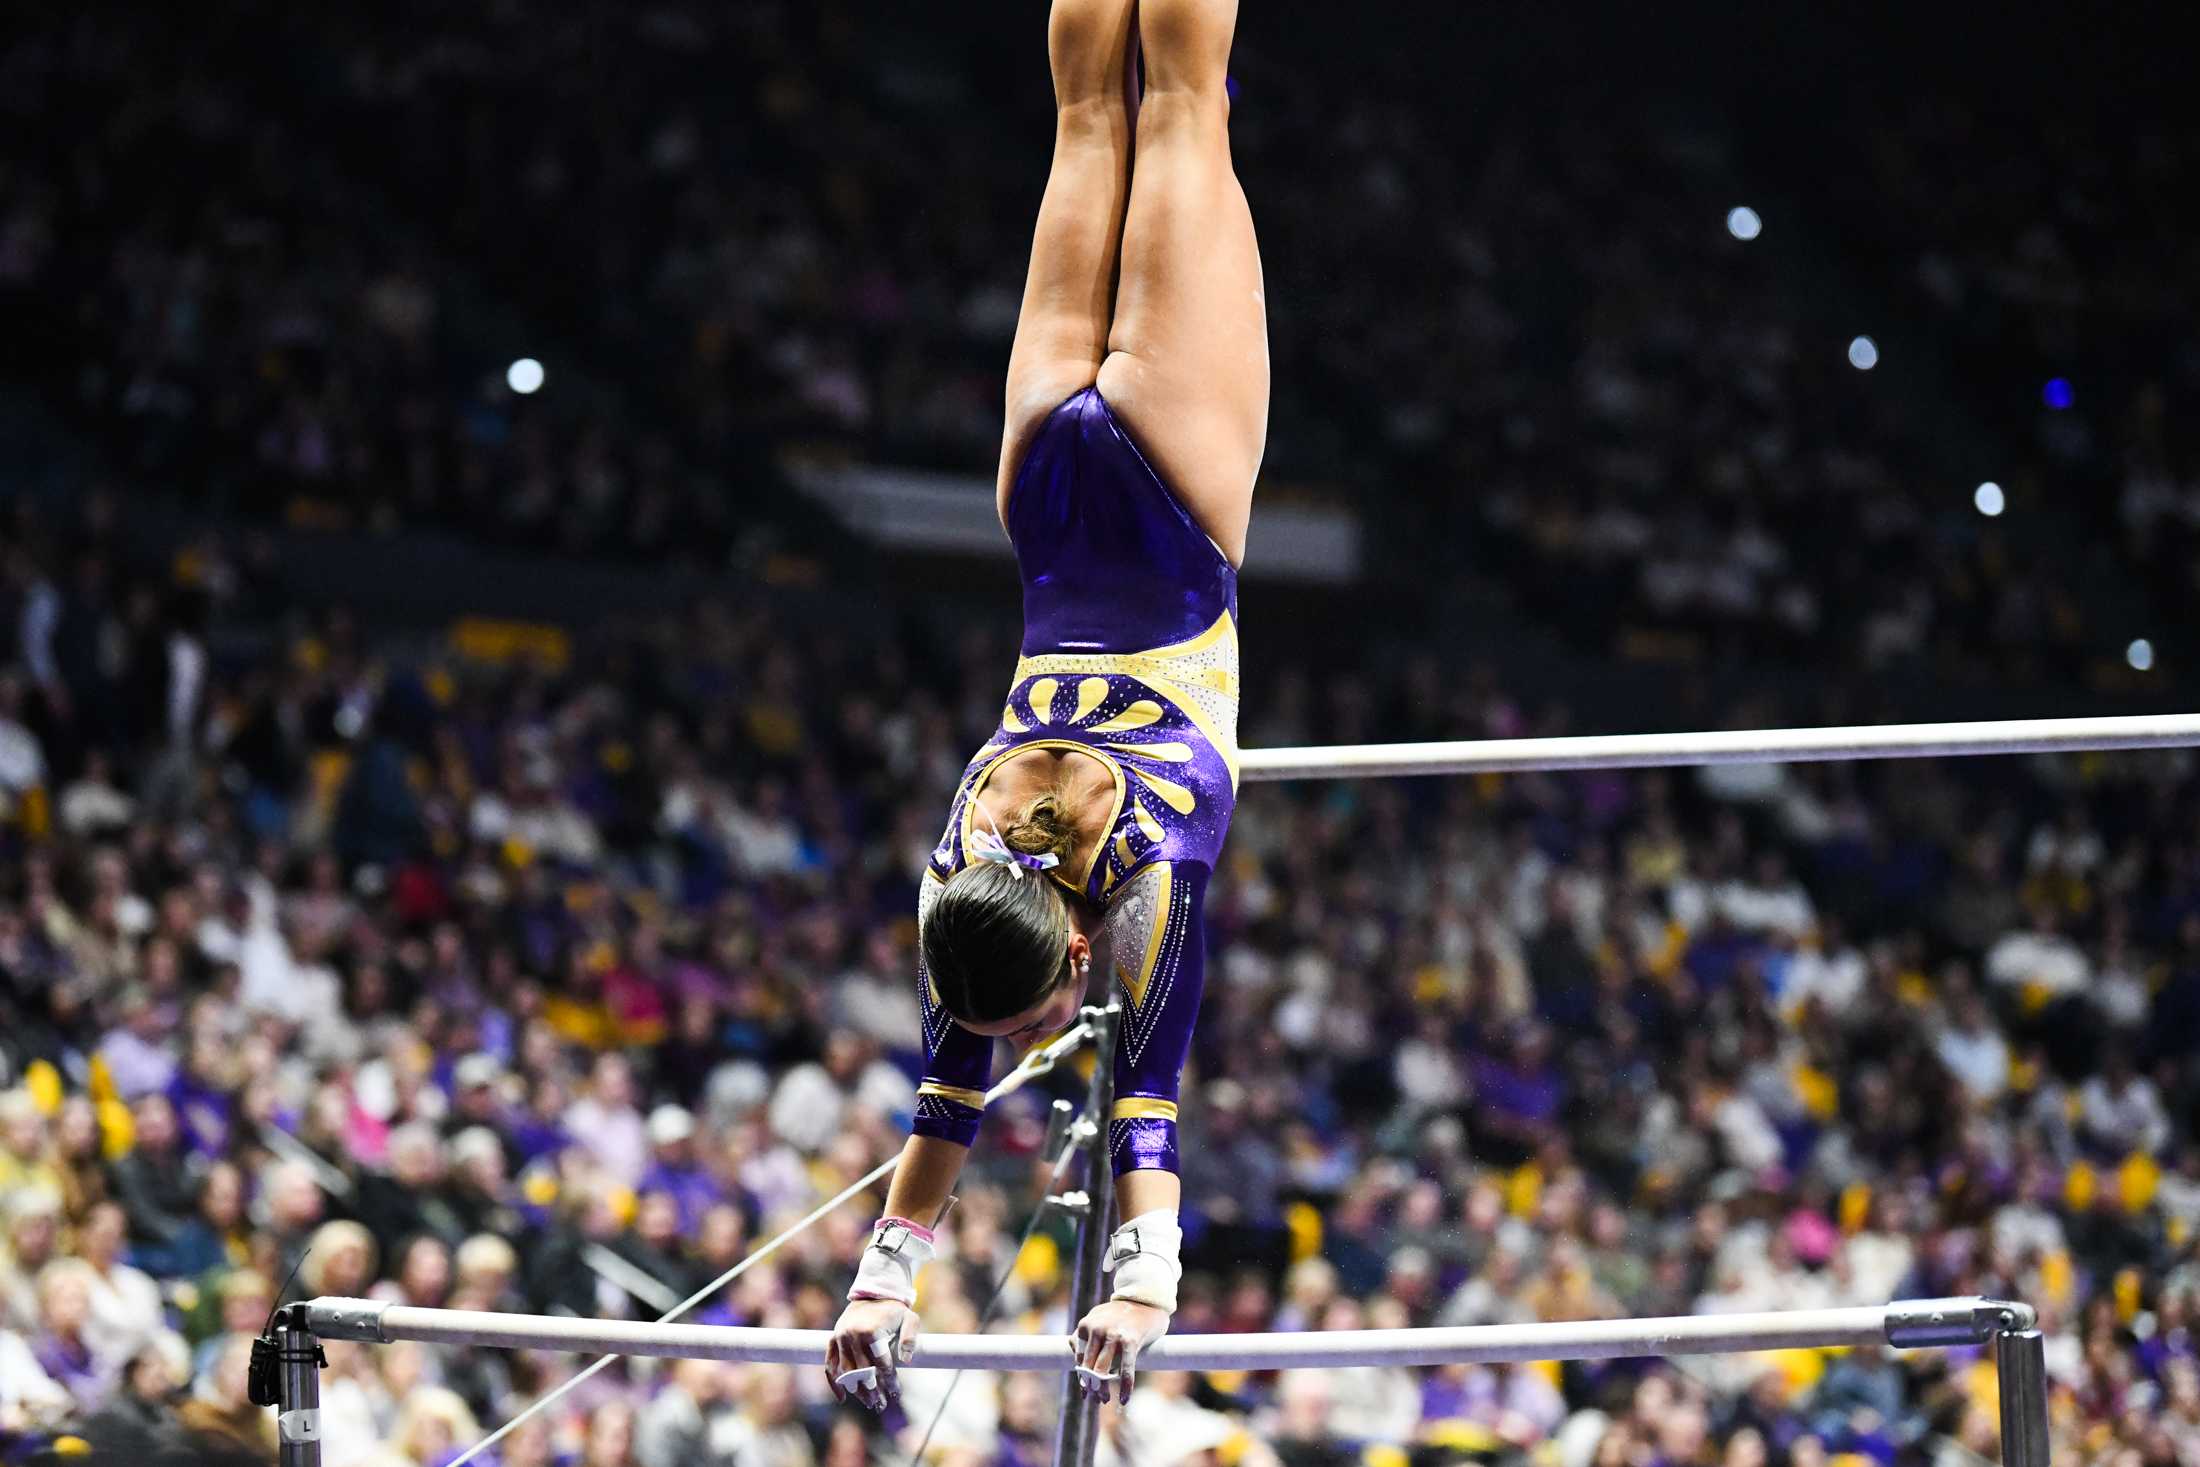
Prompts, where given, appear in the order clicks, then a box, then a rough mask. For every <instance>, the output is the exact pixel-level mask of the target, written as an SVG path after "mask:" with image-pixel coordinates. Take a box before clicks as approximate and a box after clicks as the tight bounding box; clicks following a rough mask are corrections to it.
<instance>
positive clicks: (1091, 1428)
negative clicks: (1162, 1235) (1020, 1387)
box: [1054, 1002, 1123, 1467]
mask: <svg viewBox="0 0 2200 1467" xmlns="http://www.w3.org/2000/svg"><path fill="white" fill-rule="evenodd" d="M1122 1017H1123V1010H1122V1007H1121V1006H1120V1005H1118V1004H1115V1003H1112V1002H1111V1003H1109V1004H1108V1005H1107V1007H1105V1008H1099V1009H1093V1008H1088V1009H1086V1010H1085V1018H1086V1020H1087V1021H1088V1022H1089V1023H1091V1025H1092V1083H1091V1084H1090V1085H1089V1086H1088V1087H1087V1088H1086V1090H1085V1113H1084V1117H1083V1119H1084V1120H1085V1121H1086V1122H1088V1123H1089V1124H1090V1126H1091V1130H1090V1131H1089V1133H1088V1134H1087V1135H1086V1137H1085V1139H1084V1142H1083V1146H1084V1150H1085V1167H1084V1172H1085V1175H1084V1193H1085V1206H1084V1209H1083V1210H1082V1211H1078V1212H1073V1213H1072V1216H1074V1217H1075V1218H1076V1219H1077V1264H1076V1271H1075V1273H1073V1274H1072V1275H1071V1277H1070V1295H1069V1318H1070V1327H1071V1328H1072V1329H1074V1328H1076V1325H1077V1321H1078V1320H1080V1319H1083V1318H1084V1317H1085V1313H1086V1311H1087V1310H1089V1309H1091V1308H1092V1307H1093V1306H1094V1305H1095V1304H1098V1303H1099V1302H1100V1288H1101V1282H1102V1280H1101V1268H1100V1265H1101V1263H1102V1262H1103V1261H1104V1260H1105V1259H1106V1257H1107V1252H1108V1236H1109V1233H1110V1229H1109V1227H1108V1211H1109V1209H1110V1208H1111V1207H1113V1206H1114V1204H1115V1182H1114V1178H1113V1177H1112V1176H1110V1175H1109V1169H1108V1125H1109V1118H1110V1113H1111V1112H1113V1111H1114V1109H1115V1044H1116V1030H1117V1028H1118V1026H1119V1025H1120V1024H1121V1022H1122ZM1099 1425H1100V1407H1099V1403H1097V1402H1095V1401H1093V1400H1092V1399H1091V1398H1089V1397H1088V1396H1086V1395H1085V1393H1084V1392H1083V1391H1081V1390H1079V1389H1078V1388H1077V1375H1076V1373H1075V1372H1074V1371H1072V1372H1070V1373H1069V1374H1066V1375H1064V1376H1063V1377H1062V1429H1061V1432H1060V1434H1059V1435H1057V1436H1056V1437H1055V1439H1054V1467H1092V1454H1093V1449H1094V1448H1095V1447H1096V1446H1098V1445H1099Z"/></svg>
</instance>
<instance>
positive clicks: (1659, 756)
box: [1238, 713, 2200, 780]
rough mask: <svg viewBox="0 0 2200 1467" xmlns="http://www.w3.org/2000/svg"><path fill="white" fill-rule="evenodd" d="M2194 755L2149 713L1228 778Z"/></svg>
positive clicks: (1432, 758) (1664, 742) (1495, 751)
mask: <svg viewBox="0 0 2200 1467" xmlns="http://www.w3.org/2000/svg"><path fill="white" fill-rule="evenodd" d="M2195 746H2200V713H2150V714H2140V715H2137V716H2133V717H2123V718H2018V719H2008V720H2002V721H1996V722H1985V723H1889V724H1864V725H1853V726H1850V727H1846V728H1752V729H1726V730H1717V731H1712V732H1706V733H1666V734H1589V735H1580V736H1574V737H1568V738H1556V739H1461V740H1456V741H1452V742H1446V743H1426V744H1336V745H1329V746H1322V745H1310V746H1308V747H1304V748H1288V749H1246V750H1244V751H1243V752H1242V753H1240V754H1239V755H1238V774H1239V777H1240V778H1241V779H1245V780H1276V779H1381V778H1396V777H1403V776H1409V775H1435V774H1506V773H1525V772H1527V771H1529V770H1538V769H1652V768H1666V767H1671V766H1676V765H1692V764H1801V763H1810V762H1813V761H1819V760H1828V759H1928V758H1936V757H1941V756H1947V755H1958V754H2068V753H2081V752H2089V751H2096V750H2110V749H2183V748H2192V747H2195Z"/></svg>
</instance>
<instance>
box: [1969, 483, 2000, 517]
mask: <svg viewBox="0 0 2200 1467" xmlns="http://www.w3.org/2000/svg"><path fill="white" fill-rule="evenodd" d="M1971 503H1972V504H1974V505H1976V506H1977V507H1978V512H1979V513H1980V514H1982V515H1984V516H1986V517H1987V518H1988V519H1992V518H1994V517H1995V516H1996V515H1998V514H2000V513H2001V512H2002V511H2003V510H2005V509H2007V508H2008V507H2009V498H2008V496H2007V495H2005V494H2003V493H2002V492H2001V485H1999V484H1997V483H1995V482H1994V481H1993V480H1992V479H1988V480H1987V481H1986V482H1985V483H1983V484H1981V485H1979V486H1978V488H1977V489H1975V490H1973V491H1972V493H1971Z"/></svg>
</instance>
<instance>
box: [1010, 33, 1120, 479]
mask: <svg viewBox="0 0 2200 1467" xmlns="http://www.w3.org/2000/svg"><path fill="white" fill-rule="evenodd" d="M1137 13H1138V6H1137V0H1055V3H1054V8H1053V10H1052V12H1051V13H1050V14H1049V16H1048V18H1047V60H1048V63H1049V65H1050V67H1051V69H1052V71H1053V73H1054V162H1053V165H1052V167H1051V168H1050V169H1049V171H1048V173H1047V186H1046V193H1045V194H1044V195H1043V196H1042V197H1041V198H1040V201H1039V222H1038V224H1037V226H1036V227H1035V228H1034V229H1033V231H1032V238H1031V265H1030V268H1029V270H1028V271H1027V272H1026V275H1025V278H1024V303H1023V309H1022V311H1021V313H1020V314H1019V315H1018V317H1017V319H1016V342H1015V345H1014V346H1013V347H1011V348H1010V350H1009V354H1008V396H1007V409H1008V413H1007V424H1006V429H1005V431H1004V433H1003V435H1002V442H1001V464H1000V474H999V479H998V483H997V486H996V488H997V492H998V495H999V502H1000V504H1001V507H1002V510H1003V513H1004V518H1005V512H1006V507H1007V503H1008V492H1009V487H1010V485H1011V484H1012V483H1013V482H1014V480H1015V475H1016V469H1017V466H1018V465H1019V464H1020V463H1021V462H1022V461H1023V454H1024V449H1025V448H1026V447H1027V446H1028V445H1029V443H1030V441H1031V437H1032V435H1033V434H1034V433H1035V432H1037V431H1038V428H1039V425H1040V424H1041V423H1043V422H1045V421H1046V417H1047V414H1049V413H1051V412H1052V411H1054V409H1055V408H1056V407H1058V406H1060V405H1061V403H1062V401H1063V400H1064V399H1065V398H1067V397H1069V396H1070V394H1072V393H1074V392H1077V391H1079V390H1080V389H1082V388H1086V387H1090V386H1092V385H1093V383H1094V382H1095V381H1097V380H1098V378H1099V375H1100V364H1101V361H1102V360H1103V359H1104V358H1105V357H1106V356H1107V353H1108V329H1109V325H1110V323H1111V322H1113V320H1114V318H1115V292H1116V266H1117V261H1118V257H1119V254H1120V252H1121V248H1122V239H1123V217H1124V211H1125V209H1126V208H1127V206H1128V203H1129V198H1130V187H1131V145H1132V129H1133V127H1134V109H1133V104H1132V98H1131V89H1132V86H1133V85H1134V83H1135V74H1134V72H1133V69H1132V67H1131V65H1130V58H1131V55H1132V53H1133V49H1134V48H1135V47H1136V46H1137V44H1138V32H1137V28H1136V22H1137Z"/></svg>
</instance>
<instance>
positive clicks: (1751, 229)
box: [1726, 204, 1765, 240]
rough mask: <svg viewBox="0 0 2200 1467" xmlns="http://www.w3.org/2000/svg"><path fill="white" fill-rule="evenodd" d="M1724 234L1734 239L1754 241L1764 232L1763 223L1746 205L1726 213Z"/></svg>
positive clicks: (1738, 206)
mask: <svg viewBox="0 0 2200 1467" xmlns="http://www.w3.org/2000/svg"><path fill="white" fill-rule="evenodd" d="M1726 232H1727V233H1728V234H1731V235H1733V236H1734V237H1735V238H1736V239H1745V240H1746V239H1755V238H1756V237H1757V236H1758V235H1760V234H1763V233H1764V232H1765V221H1764V220H1763V219H1762V218H1761V217H1759V215H1758V213H1757V211H1756V210H1755V209H1752V208H1750V207H1749V205H1747V204H1740V205H1737V206H1735V207H1734V208H1731V209H1729V210H1727V211H1726Z"/></svg>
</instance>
